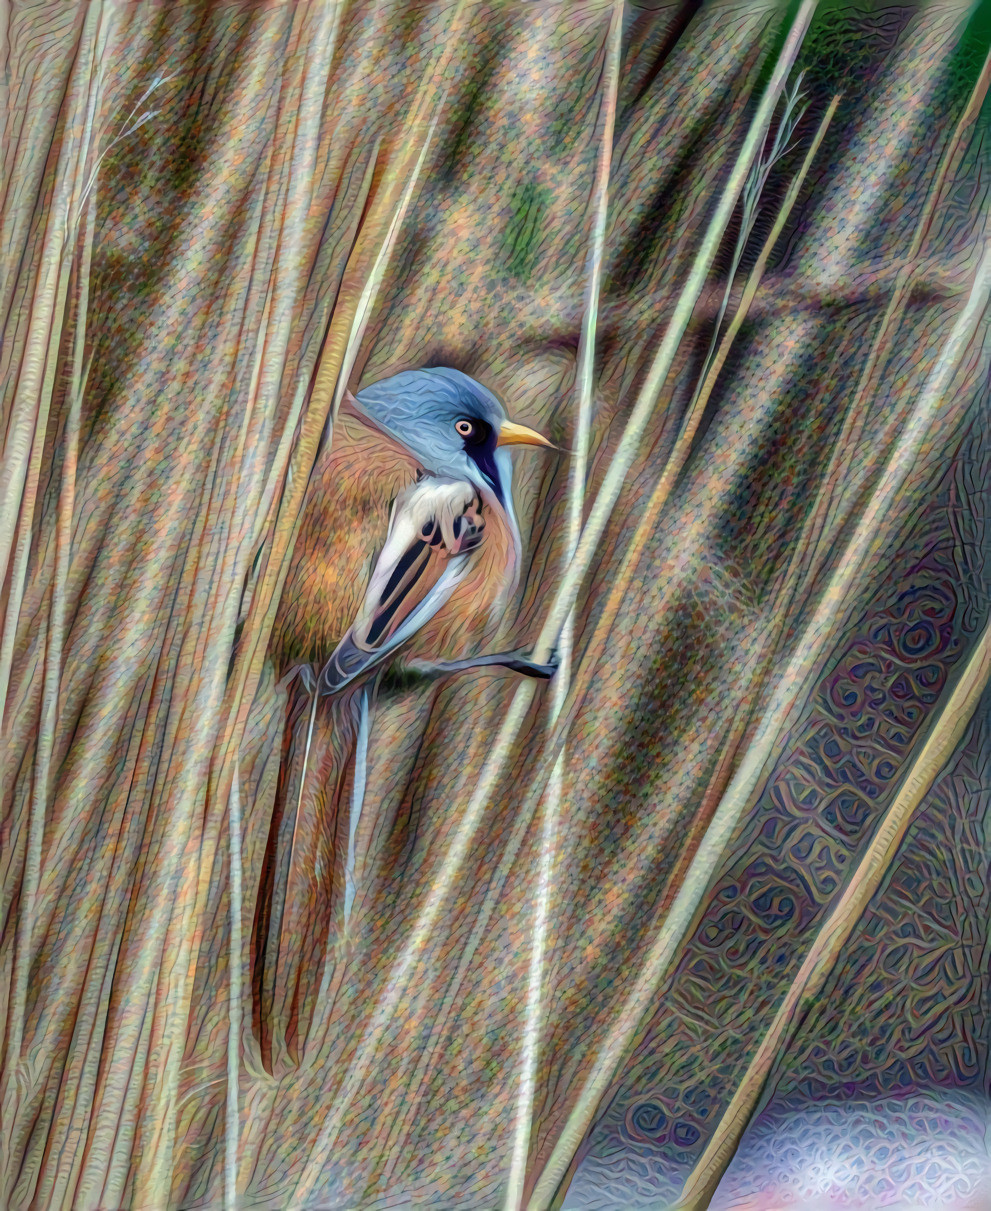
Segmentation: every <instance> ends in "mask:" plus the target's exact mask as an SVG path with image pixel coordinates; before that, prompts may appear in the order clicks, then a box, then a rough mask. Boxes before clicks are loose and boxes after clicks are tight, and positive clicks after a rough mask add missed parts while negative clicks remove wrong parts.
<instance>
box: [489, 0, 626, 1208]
mask: <svg viewBox="0 0 991 1211" xmlns="http://www.w3.org/2000/svg"><path fill="white" fill-rule="evenodd" d="M622 52H623V0H615V2H614V4H613V6H612V17H611V20H610V24H609V33H608V38H607V44H606V62H605V69H604V73H603V84H602V94H603V108H604V120H603V129H602V136H601V141H600V145H599V155H598V163H597V166H596V178H595V185H594V191H593V196H594V206H595V221H594V224H593V228H592V240H591V247H590V249H589V257H588V286H587V290H586V304H585V313H584V316H583V319H582V331H581V337H580V340H579V347H578V367H577V370H578V373H577V376H576V383H575V386H576V391H577V395H578V412H577V419H576V424H575V432H574V439H573V442H572V451H571V454H572V461H571V468H570V473H569V478H568V509H567V521H566V530H565V549H564V553H563V566H564V568H565V569H566V568H567V566H568V564H570V562H571V561H572V559H574V557H575V551H576V550H577V548H578V540H579V538H580V537H581V530H582V519H583V514H584V506H585V480H586V477H587V468H588V446H589V434H590V432H591V426H592V395H593V387H594V371H595V335H596V324H597V321H598V315H599V295H600V292H601V286H602V261H603V255H604V250H605V242H606V220H607V217H608V212H609V174H610V168H611V166H612V152H613V134H614V130H615V125H616V98H617V94H618V91H619V70H620V64H621V61H622ZM574 630H575V610H574V606H572V608H571V610H570V611H569V613H568V616H567V618H566V619H565V622H564V626H563V628H562V630H561V636H560V639H559V642H558V654H559V658H560V667H559V668H558V671H557V676H556V677H555V679H554V688H553V695H552V698H551V705H550V710H549V712H548V723H549V724H550V725H551V726H552V727H553V725H554V723H555V722H556V721H557V718H558V716H559V715H560V714H561V709H562V707H563V705H564V701H565V698H566V696H567V692H568V686H569V684H570V679H571V653H572V648H573V646H574ZM564 764H565V750H564V745H563V743H562V748H561V752H560V753H559V755H558V758H557V762H556V763H555V766H554V770H553V772H552V774H551V779H550V783H549V784H548V788H547V796H546V799H545V801H544V810H543V820H542V826H541V843H540V865H539V868H538V872H537V894H536V899H535V903H534V914H533V917H534V919H533V934H532V937H533V946H532V949H531V954H530V977H529V981H528V985H527V1008H526V1022H525V1025H524V1031H523V1041H522V1055H521V1071H520V1088H519V1097H518V1103H517V1109H516V1127H515V1132H514V1136H513V1153H512V1159H511V1162H510V1171H509V1183H508V1186H507V1190H506V1202H505V1207H506V1211H517V1208H519V1207H520V1206H521V1205H522V1201H523V1193H524V1184H525V1180H526V1166H527V1158H528V1156H529V1152H530V1136H531V1130H532V1124H533V1106H534V1096H535V1090H536V1082H537V1066H538V1061H539V1057H540V1042H541V1027H542V1024H543V1022H542V1016H543V997H544V964H545V961H546V952H547V948H548V934H549V932H550V918H551V912H552V907H553V897H554V878H555V873H556V866H557V853H558V846H559V844H560V828H561V803H562V799H563V796H564Z"/></svg>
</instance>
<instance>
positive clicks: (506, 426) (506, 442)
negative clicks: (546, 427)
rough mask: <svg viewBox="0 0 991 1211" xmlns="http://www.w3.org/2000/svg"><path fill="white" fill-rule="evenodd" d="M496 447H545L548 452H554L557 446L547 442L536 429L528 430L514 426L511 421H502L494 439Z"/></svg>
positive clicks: (524, 426)
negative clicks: (497, 434)
mask: <svg viewBox="0 0 991 1211" xmlns="http://www.w3.org/2000/svg"><path fill="white" fill-rule="evenodd" d="M496 445H497V446H545V447H546V448H547V449H548V450H556V449H557V446H555V445H554V443H553V442H549V441H548V440H547V438H546V437H544V435H543V434H542V433H538V432H537V431H536V429H528V428H527V427H526V425H517V424H514V422H513V421H511V420H504V421H503V422H502V424H501V425H500V426H499V436H498V437H497V438H496Z"/></svg>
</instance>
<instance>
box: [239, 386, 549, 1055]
mask: <svg viewBox="0 0 991 1211" xmlns="http://www.w3.org/2000/svg"><path fill="white" fill-rule="evenodd" d="M519 446H531V447H536V448H540V449H543V450H550V451H556V450H557V447H556V446H554V445H553V443H552V442H551V441H550V440H549V439H548V438H547V437H545V436H544V435H543V434H541V433H539V432H537V431H536V430H534V429H531V428H529V427H528V426H526V425H523V424H519V423H517V422H516V421H512V420H510V419H509V418H508V416H507V414H506V410H505V408H504V406H503V404H502V402H501V401H500V400H499V398H498V397H497V396H496V395H495V393H494V392H492V391H491V390H489V389H488V388H487V387H485V386H483V384H482V383H480V382H478V381H477V380H475V379H473V378H471V377H470V376H469V375H467V374H465V373H463V372H462V371H460V370H456V369H453V368H449V367H432V368H425V369H415V370H407V371H403V372H401V373H398V374H394V375H392V376H391V377H388V378H383V379H381V380H379V381H377V382H374V383H372V384H370V385H369V386H366V387H364V388H362V389H361V390H359V391H358V392H357V393H355V394H353V395H352V394H351V393H350V392H349V391H345V392H344V393H343V397H342V400H341V404H340V408H339V410H338V415H337V417H336V419H335V422H334V425H333V428H332V431H331V433H330V438H329V441H328V442H327V443H326V445H325V447H324V449H323V451H322V452H321V454H320V455H319V457H318V459H317V464H316V466H315V467H314V471H313V474H312V476H311V479H310V482H309V484H308V488H307V494H306V498H305V501H304V505H303V510H302V515H301V518H300V524H299V529H298V533H297V539H296V544H295V548H294V553H293V557H292V560H291V562H290V566H289V570H288V574H287V577H286V582H285V585H284V588H283V591H282V594H281V598H280V602H279V606H278V609H277V611H276V616H275V620H274V625H273V630H272V640H271V643H270V657H271V659H272V662H273V665H274V668H275V672H276V675H277V676H278V677H279V678H280V679H282V681H283V683H285V682H286V681H288V680H291V679H292V677H293V676H297V677H298V685H299V686H300V687H301V689H302V691H303V693H302V695H299V694H297V697H296V698H295V700H294V701H295V705H294V706H293V707H291V709H290V710H289V712H288V716H287V723H286V739H285V741H284V745H283V770H282V776H281V777H280V793H281V799H282V802H281V806H280V807H279V808H278V809H277V811H276V812H275V813H274V817H273V822H272V829H271V833H270V840H269V850H268V859H267V864H266V865H267V870H268V878H269V886H268V888H267V892H266V894H265V895H262V896H260V897H259V913H258V916H257V917H256V943H255V950H256V954H257V956H258V962H259V963H260V964H261V967H260V968H259V971H258V972H256V974H255V977H254V978H255V980H256V985H257V987H258V989H264V995H262V994H261V992H260V993H259V995H262V1000H263V1001H264V1005H263V1009H265V1010H266V1011H267V1012H269V1013H274V1014H275V1015H276V1016H277V1017H279V1018H280V1021H281V1026H280V1027H278V1028H277V1029H276V1030H275V1034H276V1035H280V1031H281V1036H282V1037H283V1038H284V1039H288V1037H289V1035H291V1034H292V1032H293V1031H294V1030H297V1029H299V1030H302V1029H303V1027H302V1020H303V1019H304V1018H306V1017H307V1016H308V1015H309V1013H311V1012H312V1009H313V1004H314V1000H315V995H316V993H315V984H314V980H315V977H314V975H313V973H312V971H311V972H309V973H307V972H306V971H304V968H306V967H307V966H310V967H312V966H313V965H314V964H319V958H320V955H321V954H326V953H327V938H328V935H329V933H330V930H331V917H332V908H331V904H330V895H331V893H330V890H329V884H331V883H332V882H333V879H332V877H331V872H332V871H333V870H335V869H336V870H337V871H338V872H339V873H341V874H343V883H344V887H343V914H342V915H343V923H344V927H345V928H347V922H348V919H349V916H350V912H351V906H352V903H353V901H354V897H355V893H356V885H355V833H356V828H357V823H358V819H359V817H360V814H361V807H362V800H363V797H364V770H365V751H366V748H367V744H368V732H369V712H370V710H371V706H372V703H373V700H374V695H375V689H376V686H377V685H378V684H379V683H380V680H381V678H382V676H383V675H384V674H385V673H387V672H399V673H400V674H401V675H413V676H415V677H418V678H420V677H422V678H430V677H439V676H446V675H451V674H456V673H460V672H464V671H466V670H469V669H474V668H485V667H491V666H503V667H505V668H508V669H510V670H512V671H514V672H516V673H518V674H521V675H524V676H529V677H536V678H540V679H548V678H550V677H552V676H553V675H554V672H555V670H556V667H557V665H556V659H555V658H553V657H552V659H551V661H550V662H548V663H538V662H535V661H534V660H532V659H531V657H530V656H529V654H528V652H527V651H526V650H525V649H523V648H517V649H513V650H511V651H498V652H491V653H484V652H481V651H480V649H481V648H482V647H483V646H484V643H485V640H486V639H487V638H488V637H490V636H491V635H492V633H493V632H494V631H495V629H496V628H497V626H498V625H499V623H500V622H501V620H502V617H503V615H504V612H505V609H506V606H507V604H508V602H509V600H510V599H511V597H512V594H513V591H514V589H515V587H516V584H517V579H518V574H519V564H520V557H521V547H522V544H521V538H520V531H519V526H518V523H517V519H516V512H515V507H514V502H513V482H512V471H513V465H512V458H511V453H510V452H511V449H512V448H513V447H519ZM307 707H308V708H309V710H308V715H309V719H308V723H307V718H306V716H307ZM301 749H302V750H303V751H304V753H305V756H304V757H303V758H302V760H300V757H299V752H300V750H301ZM348 762H350V763H351V766H350V768H351V770H352V777H351V804H350V814H349V819H348V828H347V830H346V842H345V833H344V830H343V829H341V827H340V825H339V823H337V821H338V820H339V818H340V817H342V816H343V815H344V814H345V811H346V809H345V807H344V806H343V801H344V799H345V798H346V790H345V784H346V781H347V779H346V776H345V773H344V769H345V766H346V765H347V764H348ZM300 766H302V773H300ZM307 766H308V768H307ZM293 771H295V772H293ZM294 778H295V782H294V781H293V779H294ZM304 783H305V784H306V786H305V794H304ZM310 783H312V786H311V785H310ZM338 804H341V806H340V807H338V806H337V805H338ZM338 838H339V846H338V848H346V858H345V860H344V862H343V864H341V863H340V861H339V858H337V857H336V856H335V855H334V854H332V853H331V852H330V851H331V849H332V848H333V847H334V845H335V841H336V839H338ZM342 865H343V870H342V869H341V867H342ZM301 918H308V922H307V929H308V930H309V932H310V933H311V934H313V935H314V936H312V937H309V938H307V939H303V938H301V937H300V936H299V932H300V920H301ZM304 1003H305V1004H304ZM277 1004H281V1006H282V1008H281V1010H278V1011H277V1009H276V1006H277ZM290 1050H292V1048H290Z"/></svg>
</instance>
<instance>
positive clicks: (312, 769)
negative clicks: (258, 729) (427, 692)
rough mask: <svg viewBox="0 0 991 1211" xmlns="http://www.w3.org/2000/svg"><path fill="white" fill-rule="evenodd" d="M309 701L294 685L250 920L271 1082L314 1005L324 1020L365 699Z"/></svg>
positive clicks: (350, 872) (300, 1041)
mask: <svg viewBox="0 0 991 1211" xmlns="http://www.w3.org/2000/svg"><path fill="white" fill-rule="evenodd" d="M311 684H312V682H311ZM312 691H313V692H311V691H310V689H308V688H307V686H306V685H304V684H303V683H302V682H301V681H297V683H296V685H295V688H294V692H293V694H292V696H291V698H290V703H289V708H288V711H287V716H286V727H285V732H284V737H283V747H282V761H281V766H280V771H279V787H278V794H277V800H276V807H275V811H274V813H273V818H272V825H271V828H270V831H269V839H268V848H267V852H266V856H265V865H264V875H263V885H262V889H261V893H262V894H261V895H260V896H259V910H258V912H257V914H256V928H255V944H254V965H253V967H254V971H253V982H254V991H255V1019H256V1020H255V1025H256V1030H257V1037H258V1038H259V1039H260V1040H261V1043H262V1058H263V1061H264V1063H265V1065H266V1067H268V1068H269V1070H270V1071H272V1072H277V1071H284V1070H285V1069H286V1068H287V1067H292V1066H295V1065H296V1064H298V1063H299V1060H300V1057H301V1055H302V1050H303V1047H304V1045H305V1041H306V1037H307V1035H308V1034H309V1032H310V1028H311V1025H312V1022H313V1015H314V1013H315V1012H317V1005H318V1003H319V1006H320V1009H319V1012H321V1013H324V1012H330V1008H331V1006H332V1002H333V992H334V990H335V987H336V980H335V975H336V974H338V969H339V967H340V964H339V962H337V951H338V944H339V941H340V936H341V923H342V920H343V919H345V918H347V917H349V916H350V912H351V908H352V905H353V902H354V888H355V882H354V871H355V858H354V839H355V832H356V828H357V822H358V815H359V814H360V808H361V802H362V800H363V798H364V771H365V768H366V754H367V736H368V728H367V720H368V706H367V700H366V691H365V689H364V687H362V686H356V687H353V688H350V687H349V688H348V689H346V690H344V691H342V692H341V693H340V694H336V695H333V696H331V697H321V696H320V695H319V693H318V692H317V691H316V687H315V686H312ZM363 704H364V705H363ZM363 719H364V721H365V722H364V729H363V728H362V720H363ZM352 755H354V757H355V759H356V760H355V766H356V768H355V779H354V782H355V786H354V790H353V792H352V793H351V794H350V795H349V794H348V784H349V782H350V781H351V779H350V778H349V774H350V771H351V757H352ZM359 767H360V769H359ZM359 773H360V779H359ZM359 780H360V785H358V783H359ZM345 855H346V856H345ZM335 918H336V920H335Z"/></svg>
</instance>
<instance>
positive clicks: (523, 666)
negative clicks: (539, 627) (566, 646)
mask: <svg viewBox="0 0 991 1211" xmlns="http://www.w3.org/2000/svg"><path fill="white" fill-rule="evenodd" d="M493 665H496V666H498V667H500V668H504V669H512V671H513V672H514V673H521V674H522V675H523V676H524V677H537V678H539V679H540V680H542V681H547V680H549V678H551V677H553V676H554V674H555V673H556V672H557V668H558V660H557V654H556V653H555V654H554V655H553V656H552V657H551V662H550V663H549V664H538V663H537V662H536V661H535V660H532V659H531V658H530V656H529V654H528V652H527V650H526V649H525V648H517V649H516V651H513V652H493V653H492V654H491V655H489V656H470V657H468V658H467V659H466V660H411V661H409V663H408V664H407V666H406V667H407V668H408V669H409V671H410V672H411V673H414V674H417V675H419V676H422V677H446V676H447V675H448V674H449V673H464V672H467V671H468V670H469V669H483V668H491V667H492V666H493Z"/></svg>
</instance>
